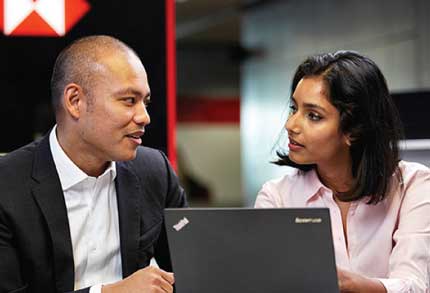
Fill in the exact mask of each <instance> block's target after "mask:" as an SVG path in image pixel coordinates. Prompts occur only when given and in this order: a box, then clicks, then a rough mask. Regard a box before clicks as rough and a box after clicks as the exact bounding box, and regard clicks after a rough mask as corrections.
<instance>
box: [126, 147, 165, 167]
mask: <svg viewBox="0 0 430 293" xmlns="http://www.w3.org/2000/svg"><path fill="white" fill-rule="evenodd" d="M165 161H166V157H165V155H164V154H163V152H161V151H160V150H157V149H153V148H150V147H145V146H139V147H138V148H137V152H136V158H134V159H133V160H131V161H127V162H124V163H126V164H130V165H132V166H134V167H135V168H136V167H137V168H139V167H145V168H152V167H157V166H164V167H165V164H166V162H165Z"/></svg>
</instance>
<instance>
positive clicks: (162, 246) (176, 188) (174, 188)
mask: <svg viewBox="0 0 430 293" xmlns="http://www.w3.org/2000/svg"><path fill="white" fill-rule="evenodd" d="M160 153H161V155H162V156H163V159H164V164H165V167H166V176H167V184H168V189H167V194H166V200H165V208H183V207H187V206H188V203H187V200H186V195H185V191H184V189H183V188H182V187H181V186H180V184H179V180H178V177H177V176H176V174H175V171H174V170H173V168H172V166H171V165H170V163H169V161H168V160H167V158H166V156H165V155H164V154H163V153H162V152H160ZM155 260H156V261H157V264H158V265H159V266H160V268H162V269H163V270H165V271H168V272H171V271H172V265H171V260H170V252H169V245H168V242H167V235H166V229H165V226H164V221H163V225H162V228H161V232H160V236H159V238H158V240H157V244H156V245H155Z"/></svg>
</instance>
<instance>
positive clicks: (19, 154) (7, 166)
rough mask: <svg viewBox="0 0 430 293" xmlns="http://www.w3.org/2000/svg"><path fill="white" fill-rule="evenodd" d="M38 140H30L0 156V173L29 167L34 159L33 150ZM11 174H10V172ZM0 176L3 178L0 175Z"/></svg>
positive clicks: (13, 171) (8, 172) (14, 172)
mask: <svg viewBox="0 0 430 293" xmlns="http://www.w3.org/2000/svg"><path fill="white" fill-rule="evenodd" d="M39 142H40V141H39V140H37V141H34V142H31V143H29V144H27V145H25V146H23V147H21V148H19V149H16V150H14V151H12V152H10V153H8V154H6V155H4V156H2V157H0V174H2V175H3V174H4V175H6V174H11V173H13V174H15V175H16V172H19V171H24V169H25V170H28V169H29V165H31V164H32V162H33V159H34V152H35V150H36V148H37V146H38V145H39ZM11 175H12V174H11ZM0 178H4V177H3V176H0Z"/></svg>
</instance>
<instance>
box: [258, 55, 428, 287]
mask: <svg viewBox="0 0 430 293" xmlns="http://www.w3.org/2000/svg"><path fill="white" fill-rule="evenodd" d="M291 92H292V93H293V94H292V97H291V101H290V108H291V112H290V115H289V117H288V120H287V122H286V125H285V128H286V130H287V132H288V138H289V144H288V148H289V151H288V153H284V152H281V151H280V152H278V156H279V160H278V161H277V162H276V163H277V164H279V165H287V166H291V167H294V168H296V170H295V171H294V172H293V173H292V174H289V175H286V176H284V177H283V178H281V179H277V180H272V181H269V182H267V183H266V184H264V185H263V188H262V189H261V191H260V192H259V194H258V196H257V199H256V203H255V207H258V208H273V207H327V208H329V210H330V216H331V221H332V232H333V242H334V248H335V256H336V264H337V269H338V279H339V287H340V290H341V292H429V266H430V170H429V169H428V168H427V167H425V166H423V165H420V164H417V163H409V162H404V161H400V160H399V151H398V147H397V145H398V140H399V138H400V137H401V131H400V130H401V124H400V121H399V118H398V113H397V110H396V108H395V105H394V104H393V101H392V100H391V97H390V95H389V92H388V88H387V84H386V81H385V78H384V76H383V75H382V73H381V71H380V70H379V68H378V67H377V65H376V64H375V63H374V62H373V61H372V60H370V59H369V58H367V57H364V56H361V55H360V54H358V53H356V52H351V51H340V52H336V53H334V54H322V55H316V56H312V57H310V58H308V59H307V60H305V61H304V62H303V63H302V64H301V65H300V66H299V67H298V69H297V71H296V73H295V75H294V79H293V83H292V91H291ZM315 245H317V244H315Z"/></svg>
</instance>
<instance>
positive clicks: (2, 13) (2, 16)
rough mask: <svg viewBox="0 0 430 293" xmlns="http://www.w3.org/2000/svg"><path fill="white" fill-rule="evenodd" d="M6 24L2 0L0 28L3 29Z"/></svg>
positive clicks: (0, 3)
mask: <svg viewBox="0 0 430 293" xmlns="http://www.w3.org/2000/svg"><path fill="white" fill-rule="evenodd" d="M3 25H4V1H3V0H0V30H1V31H3Z"/></svg>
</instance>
